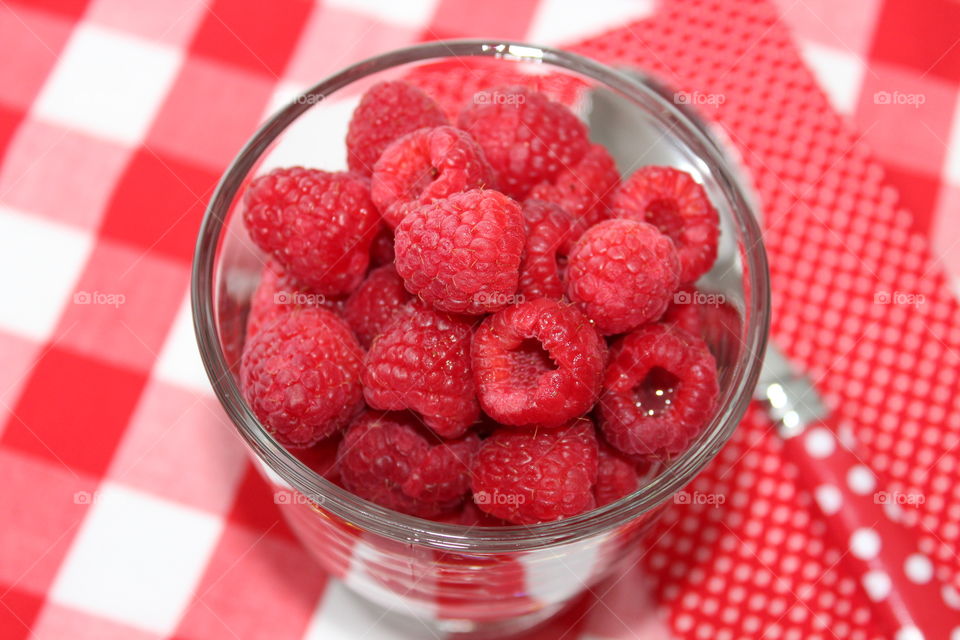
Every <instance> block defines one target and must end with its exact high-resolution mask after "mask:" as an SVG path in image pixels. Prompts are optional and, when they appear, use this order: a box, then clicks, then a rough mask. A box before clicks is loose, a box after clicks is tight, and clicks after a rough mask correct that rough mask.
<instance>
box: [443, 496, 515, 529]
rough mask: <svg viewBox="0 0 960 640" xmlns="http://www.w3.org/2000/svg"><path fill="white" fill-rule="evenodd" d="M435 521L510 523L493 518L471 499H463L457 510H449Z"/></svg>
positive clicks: (471, 524)
mask: <svg viewBox="0 0 960 640" xmlns="http://www.w3.org/2000/svg"><path fill="white" fill-rule="evenodd" d="M433 520H434V521H435V522H444V523H446V524H459V525H463V526H464V527H469V528H471V529H472V528H474V527H507V526H510V523H509V522H507V521H506V520H501V519H500V518H495V517H493V516H492V515H490V514H489V513H484V512H483V511H480V509H479V508H478V507H477V505H476V503H474V502H473V500H467V501H464V503H463V506H461V507H460V509H459V510H457V511H451V512H449V513H446V514H443V515H441V516H439V517H437V518H433Z"/></svg>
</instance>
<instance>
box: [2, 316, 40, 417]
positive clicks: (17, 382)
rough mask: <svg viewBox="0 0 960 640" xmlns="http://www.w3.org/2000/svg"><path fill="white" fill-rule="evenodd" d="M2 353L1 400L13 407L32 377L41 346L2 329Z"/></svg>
mask: <svg viewBox="0 0 960 640" xmlns="http://www.w3.org/2000/svg"><path fill="white" fill-rule="evenodd" d="M0 353H2V354H3V367H0V402H2V403H3V404H5V405H6V406H8V407H12V406H13V404H14V403H15V402H16V401H17V397H18V396H19V395H20V391H21V389H23V385H24V384H26V382H27V379H28V378H29V377H30V370H31V369H32V368H33V364H34V362H35V361H36V358H38V357H39V355H40V353H41V348H40V345H39V344H37V343H35V342H33V341H32V340H29V339H27V338H24V337H22V336H19V335H15V334H12V333H7V332H6V331H0ZM4 426H6V424H5V423H0V436H2V435H3V428H4Z"/></svg>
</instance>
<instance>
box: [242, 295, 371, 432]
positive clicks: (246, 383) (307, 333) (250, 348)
mask: <svg viewBox="0 0 960 640" xmlns="http://www.w3.org/2000/svg"><path fill="white" fill-rule="evenodd" d="M362 358H363V350H362V349H361V348H360V345H359V344H357V339H356V338H354V337H353V333H351V331H350V329H349V328H348V327H347V325H346V323H344V322H343V320H341V319H340V318H338V317H337V316H335V315H334V314H332V313H331V312H329V311H326V310H324V309H314V308H303V309H299V310H297V311H292V312H290V313H287V314H285V315H283V316H281V317H280V318H277V319H276V320H274V321H273V322H272V323H270V324H268V325H266V326H264V327H262V328H261V329H260V330H259V331H258V332H257V333H256V335H254V336H253V338H252V339H251V340H250V341H248V342H247V344H246V345H245V346H244V350H243V359H242V361H241V364H240V387H241V389H242V391H243V396H244V398H246V400H247V402H248V403H249V404H250V408H251V409H252V410H253V412H254V414H255V415H256V416H257V418H258V419H259V420H260V422H261V423H263V425H264V427H266V429H267V431H268V432H269V433H270V434H271V435H272V436H273V437H274V438H276V439H277V442H279V443H280V444H283V445H286V446H288V447H309V446H311V445H313V444H315V443H316V442H318V441H319V440H322V439H323V438H326V437H328V436H330V435H332V434H334V433H336V432H337V431H339V430H340V429H341V428H342V427H344V426H345V425H346V424H347V423H348V422H349V421H350V418H351V416H352V415H353V413H354V411H355V410H356V409H358V408H359V406H360V404H361V403H362V389H361V386H360V369H361V365H362Z"/></svg>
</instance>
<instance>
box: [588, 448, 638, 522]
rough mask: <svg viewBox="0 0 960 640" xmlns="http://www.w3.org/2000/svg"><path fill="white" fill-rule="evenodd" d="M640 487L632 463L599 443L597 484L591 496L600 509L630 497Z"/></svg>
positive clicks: (612, 449)
mask: <svg viewBox="0 0 960 640" xmlns="http://www.w3.org/2000/svg"><path fill="white" fill-rule="evenodd" d="M639 486H640V481H639V477H638V474H637V468H636V466H635V465H634V463H633V461H632V460H630V459H629V458H628V457H627V456H626V455H624V454H622V453H620V452H619V451H617V450H616V449H614V448H613V447H611V446H610V445H608V444H607V443H605V442H601V443H600V456H599V458H598V466H597V484H596V485H594V487H593V495H594V497H595V498H596V500H597V506H598V507H602V506H604V505H607V504H610V503H611V502H616V501H617V500H619V499H620V498H622V497H623V496H627V495H630V494H631V493H633V492H634V491H636V490H637V488H638V487H639Z"/></svg>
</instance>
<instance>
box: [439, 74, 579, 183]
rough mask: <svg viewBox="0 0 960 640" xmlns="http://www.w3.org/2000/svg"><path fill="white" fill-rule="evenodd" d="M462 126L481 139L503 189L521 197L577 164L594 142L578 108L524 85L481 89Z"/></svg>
mask: <svg viewBox="0 0 960 640" xmlns="http://www.w3.org/2000/svg"><path fill="white" fill-rule="evenodd" d="M457 124H458V126H459V127H460V128H461V129H464V130H466V131H468V132H470V135H472V136H473V138H474V140H476V141H477V142H479V143H480V146H481V147H482V148H483V152H484V154H485V155H486V157H487V161H488V162H490V166H492V167H493V170H494V173H495V175H496V177H497V184H498V185H499V188H500V189H502V190H503V192H504V193H506V194H507V195H509V196H512V197H514V198H517V199H520V200H522V199H523V198H524V197H526V195H527V193H528V192H529V191H530V189H531V188H532V187H533V186H534V185H536V184H539V183H541V182H543V181H552V180H553V179H554V178H555V177H556V176H557V174H558V173H560V171H561V170H562V169H563V168H564V167H572V166H574V165H576V164H577V162H579V161H580V158H582V157H583V155H584V154H585V153H586V152H587V149H588V148H589V146H590V142H589V140H588V139H587V128H586V126H585V125H584V124H583V123H582V122H581V121H580V120H579V119H578V118H577V116H575V115H574V114H573V112H572V111H570V110H569V109H567V108H566V107H565V106H563V105H562V104H559V103H557V102H553V101H551V100H550V99H549V98H547V96H545V95H544V94H542V93H538V92H536V91H533V90H532V89H529V88H527V87H523V86H510V87H500V88H497V89H490V90H487V91H479V92H477V93H476V94H475V95H474V96H473V99H472V100H471V101H470V102H469V103H468V104H467V105H466V106H464V107H463V109H462V110H461V111H460V116H459V118H458V120H457Z"/></svg>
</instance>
